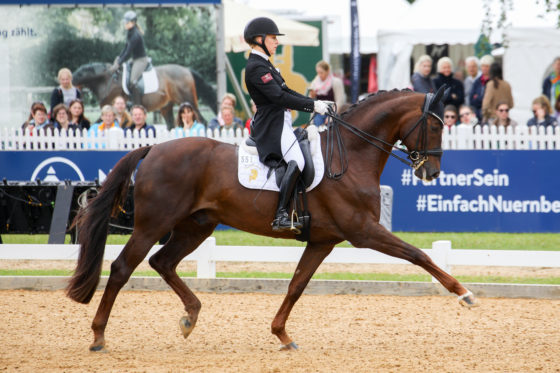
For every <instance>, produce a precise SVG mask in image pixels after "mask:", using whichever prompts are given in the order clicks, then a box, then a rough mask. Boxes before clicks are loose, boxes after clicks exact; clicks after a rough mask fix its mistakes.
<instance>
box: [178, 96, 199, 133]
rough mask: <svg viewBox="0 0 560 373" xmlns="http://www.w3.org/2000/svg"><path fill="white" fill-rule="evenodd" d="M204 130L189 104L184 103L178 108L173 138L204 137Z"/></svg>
mask: <svg viewBox="0 0 560 373" xmlns="http://www.w3.org/2000/svg"><path fill="white" fill-rule="evenodd" d="M205 134H206V128H205V127H204V124H202V123H200V122H199V121H198V115H197V114H196V112H195V111H194V108H193V107H192V105H191V103H190V102H184V103H182V104H181V106H179V113H177V120H176V121H175V136H176V137H188V136H204V135H205Z"/></svg>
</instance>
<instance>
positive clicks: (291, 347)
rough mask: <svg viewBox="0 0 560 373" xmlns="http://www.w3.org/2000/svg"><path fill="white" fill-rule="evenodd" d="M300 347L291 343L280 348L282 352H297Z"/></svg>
mask: <svg viewBox="0 0 560 373" xmlns="http://www.w3.org/2000/svg"><path fill="white" fill-rule="evenodd" d="M298 348H299V347H298V345H297V344H296V343H295V342H290V343H288V344H287V345H283V346H281V347H280V351H297V350H298Z"/></svg>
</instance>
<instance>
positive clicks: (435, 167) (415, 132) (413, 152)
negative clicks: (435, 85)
mask: <svg viewBox="0 0 560 373" xmlns="http://www.w3.org/2000/svg"><path fill="white" fill-rule="evenodd" d="M448 93H449V90H445V86H442V87H441V88H440V89H439V90H438V91H437V92H436V93H435V94H433V93H428V94H426V95H425V98H424V103H423V105H422V107H421V115H420V117H416V118H414V119H412V120H410V116H405V118H407V122H408V123H406V124H404V125H403V126H402V127H401V129H400V132H399V138H400V140H401V142H402V143H403V144H404V145H405V146H406V148H407V149H408V158H409V159H410V161H411V162H412V167H413V168H414V169H415V171H414V174H415V175H416V177H418V178H419V179H422V180H426V181H431V180H433V179H435V178H437V177H438V176H439V172H440V166H441V164H440V163H441V155H442V150H441V143H442V134H443V120H442V119H441V118H443V98H444V97H446V96H447V94H448Z"/></svg>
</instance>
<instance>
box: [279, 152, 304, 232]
mask: <svg viewBox="0 0 560 373" xmlns="http://www.w3.org/2000/svg"><path fill="white" fill-rule="evenodd" d="M300 173H301V172H300V171H299V168H298V166H297V162H296V161H290V162H288V167H287V168H286V173H285V174H284V177H283V178H282V182H281V184H280V195H279V196H278V208H277V209H276V216H275V218H274V220H273V221H272V230H273V231H275V232H284V231H288V230H294V231H298V230H300V229H301V228H302V224H301V223H300V222H299V221H297V219H296V220H294V221H293V222H292V219H291V216H290V215H289V214H288V204H289V203H290V197H291V196H292V194H293V192H294V187H295V186H296V182H297V179H298V177H299V175H300Z"/></svg>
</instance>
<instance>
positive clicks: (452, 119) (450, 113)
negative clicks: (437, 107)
mask: <svg viewBox="0 0 560 373" xmlns="http://www.w3.org/2000/svg"><path fill="white" fill-rule="evenodd" d="M443 124H445V125H446V126H447V128H451V127H453V126H455V125H456V124H457V108H456V107H455V105H447V106H445V108H444V109H443Z"/></svg>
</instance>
